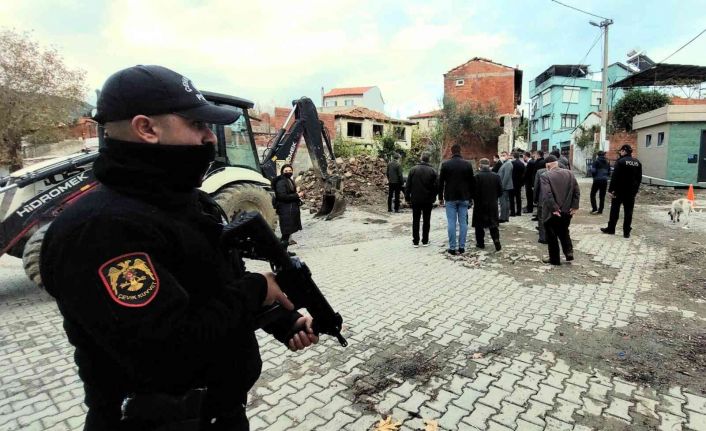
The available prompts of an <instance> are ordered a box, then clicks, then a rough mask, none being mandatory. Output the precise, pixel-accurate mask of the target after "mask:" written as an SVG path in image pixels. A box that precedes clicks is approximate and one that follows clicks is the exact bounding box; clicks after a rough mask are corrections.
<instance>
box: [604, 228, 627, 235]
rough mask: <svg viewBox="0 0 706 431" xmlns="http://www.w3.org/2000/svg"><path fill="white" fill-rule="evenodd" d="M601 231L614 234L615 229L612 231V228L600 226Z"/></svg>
mask: <svg viewBox="0 0 706 431" xmlns="http://www.w3.org/2000/svg"><path fill="white" fill-rule="evenodd" d="M601 232H603V233H607V234H608V235H615V231H614V230H610V229H608V228H607V227H602V228H601ZM628 236H630V234H628Z"/></svg>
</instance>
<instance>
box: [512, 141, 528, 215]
mask: <svg viewBox="0 0 706 431" xmlns="http://www.w3.org/2000/svg"><path fill="white" fill-rule="evenodd" d="M512 156H513V160H512V192H511V193H510V217H515V216H520V215H522V184H523V182H524V179H525V164H524V163H523V162H522V160H520V153H519V152H515V153H513V155H512Z"/></svg>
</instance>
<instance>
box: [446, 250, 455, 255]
mask: <svg viewBox="0 0 706 431" xmlns="http://www.w3.org/2000/svg"><path fill="white" fill-rule="evenodd" d="M446 252H447V253H448V254H450V255H452V256H456V250H452V249H448V250H446Z"/></svg>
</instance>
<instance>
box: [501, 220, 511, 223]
mask: <svg viewBox="0 0 706 431" xmlns="http://www.w3.org/2000/svg"><path fill="white" fill-rule="evenodd" d="M508 221H510V220H498V223H507V222H508Z"/></svg>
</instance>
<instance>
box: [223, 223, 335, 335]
mask: <svg viewBox="0 0 706 431" xmlns="http://www.w3.org/2000/svg"><path fill="white" fill-rule="evenodd" d="M222 241H223V244H224V246H225V247H228V248H235V249H237V250H238V251H239V252H240V255H241V256H242V257H247V258H249V259H257V260H266V261H268V262H269V263H270V266H271V268H272V271H273V272H274V273H275V278H276V280H277V284H279V286H280V289H282V291H283V292H284V293H285V294H286V295H287V297H288V298H289V300H290V301H292V303H293V304H294V307H295V309H300V308H306V309H307V311H308V312H309V314H311V317H312V318H313V322H312V329H313V330H314V332H315V333H316V334H317V335H318V334H328V335H332V336H334V337H336V339H338V342H339V343H340V344H341V346H343V347H345V346H347V345H348V342H347V341H346V339H345V338H343V336H342V335H341V326H342V324H343V318H342V317H341V315H340V314H338V313H337V312H336V311H334V309H333V308H332V307H331V305H330V304H329V303H328V301H327V300H326V298H325V297H324V295H323V294H322V293H321V290H319V287H318V286H317V285H316V283H315V282H314V280H313V279H312V277H311V271H310V270H309V267H307V266H306V264H305V263H304V262H302V261H301V260H300V259H299V258H297V257H291V256H289V254H288V253H287V250H286V249H285V248H284V247H283V246H282V244H281V243H280V241H279V239H277V236H276V235H275V233H274V232H273V231H272V229H271V228H270V226H269V225H268V224H267V222H266V221H265V219H263V218H262V216H261V215H260V214H259V213H257V212H245V213H242V214H240V215H238V217H236V218H235V219H234V220H233V221H232V222H230V223H229V224H228V225H226V227H225V228H224V229H223V236H222ZM285 313H289V311H287V310H283V308H282V307H281V306H280V305H279V304H275V305H273V306H271V307H269V308H267V309H266V310H265V311H264V312H263V313H261V314H259V315H258V316H257V326H258V328H262V327H263V326H266V325H267V324H269V323H271V322H273V321H274V320H277V319H278V318H279V317H280V316H282V315H283V314H285Z"/></svg>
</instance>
